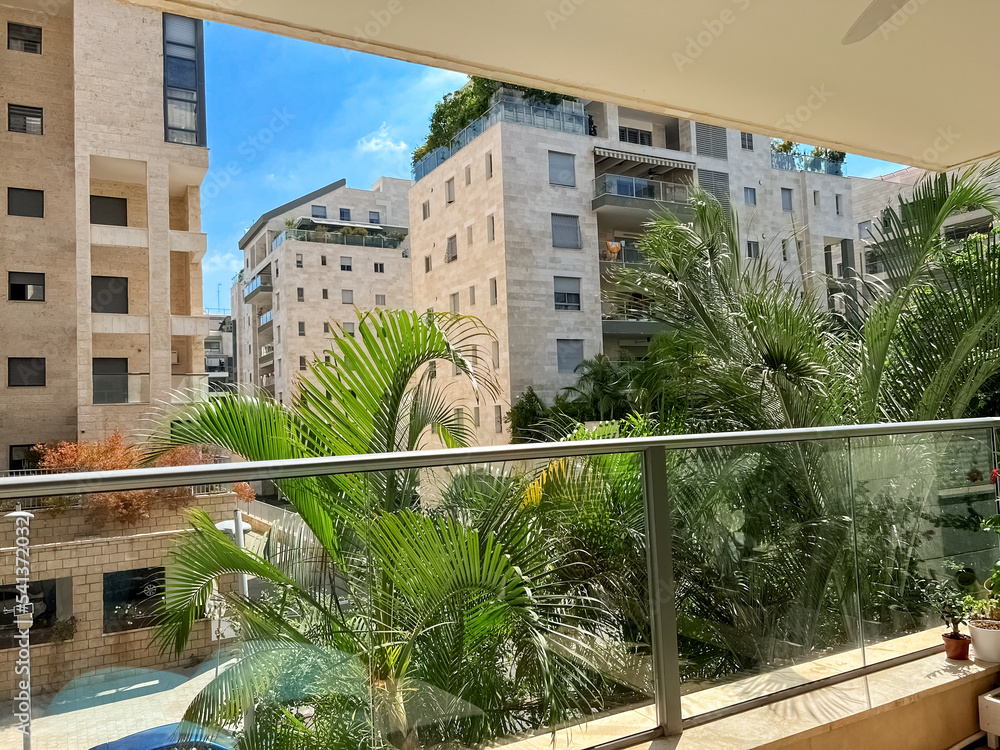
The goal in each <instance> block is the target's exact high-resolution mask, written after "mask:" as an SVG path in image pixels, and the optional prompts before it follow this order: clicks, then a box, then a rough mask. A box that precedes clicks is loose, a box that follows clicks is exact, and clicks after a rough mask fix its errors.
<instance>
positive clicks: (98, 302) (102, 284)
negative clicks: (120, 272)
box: [90, 276, 128, 315]
mask: <svg viewBox="0 0 1000 750" xmlns="http://www.w3.org/2000/svg"><path fill="white" fill-rule="evenodd" d="M90 311H91V312H95V313H106V314H112V315H128V278H127V277H124V276H91V277H90Z"/></svg>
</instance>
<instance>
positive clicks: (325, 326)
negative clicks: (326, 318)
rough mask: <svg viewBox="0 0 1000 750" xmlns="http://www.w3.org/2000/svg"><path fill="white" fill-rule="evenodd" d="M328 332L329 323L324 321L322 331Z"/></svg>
mask: <svg viewBox="0 0 1000 750" xmlns="http://www.w3.org/2000/svg"><path fill="white" fill-rule="evenodd" d="M329 332H330V324H329V323H324V324H323V333H329Z"/></svg>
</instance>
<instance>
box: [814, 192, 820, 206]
mask: <svg viewBox="0 0 1000 750" xmlns="http://www.w3.org/2000/svg"><path fill="white" fill-rule="evenodd" d="M813 205H814V206H816V207H817V208H818V207H819V190H813Z"/></svg>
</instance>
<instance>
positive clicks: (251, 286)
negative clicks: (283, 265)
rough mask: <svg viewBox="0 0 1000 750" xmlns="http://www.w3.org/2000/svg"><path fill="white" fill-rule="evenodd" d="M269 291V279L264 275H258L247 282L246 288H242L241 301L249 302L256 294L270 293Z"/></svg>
mask: <svg viewBox="0 0 1000 750" xmlns="http://www.w3.org/2000/svg"><path fill="white" fill-rule="evenodd" d="M270 291H272V289H271V277H270V276H265V275H264V274H258V275H257V276H254V277H253V278H252V279H250V281H249V282H247V284H246V286H244V287H243V300H244V301H246V300H249V299H250V298H251V297H253V296H254V295H255V294H257V293H258V292H270Z"/></svg>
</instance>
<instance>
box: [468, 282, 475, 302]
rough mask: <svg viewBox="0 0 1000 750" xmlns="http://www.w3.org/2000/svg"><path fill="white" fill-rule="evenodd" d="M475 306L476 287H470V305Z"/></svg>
mask: <svg viewBox="0 0 1000 750" xmlns="http://www.w3.org/2000/svg"><path fill="white" fill-rule="evenodd" d="M475 304H476V287H474V286H470V287H469V305H475Z"/></svg>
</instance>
